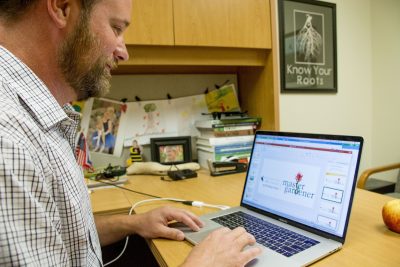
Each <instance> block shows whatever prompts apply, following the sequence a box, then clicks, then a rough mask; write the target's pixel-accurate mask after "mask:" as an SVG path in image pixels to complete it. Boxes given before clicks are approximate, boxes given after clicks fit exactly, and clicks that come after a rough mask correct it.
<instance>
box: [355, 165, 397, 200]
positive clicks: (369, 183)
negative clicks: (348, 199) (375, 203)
mask: <svg viewBox="0 0 400 267" xmlns="http://www.w3.org/2000/svg"><path fill="white" fill-rule="evenodd" d="M395 169H400V162H398V163H393V164H390V165H385V166H379V167H375V168H370V169H367V170H365V171H364V172H363V173H362V174H361V175H360V178H359V179H358V182H357V187H358V188H361V189H366V190H369V189H371V188H372V187H374V185H376V186H377V187H381V188H386V190H387V188H390V190H394V192H391V193H387V192H385V191H381V192H380V191H379V190H372V191H375V192H378V193H385V194H386V195H389V196H392V197H395V198H400V172H399V173H398V175H397V183H395V184H393V183H391V182H386V181H381V180H378V179H374V178H372V177H370V176H371V175H372V174H374V173H380V172H385V171H390V170H395Z"/></svg>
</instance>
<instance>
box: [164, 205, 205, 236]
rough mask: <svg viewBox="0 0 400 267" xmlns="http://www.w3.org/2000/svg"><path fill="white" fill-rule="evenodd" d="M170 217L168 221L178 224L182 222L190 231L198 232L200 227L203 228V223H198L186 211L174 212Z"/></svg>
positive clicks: (197, 219) (194, 216) (196, 219)
mask: <svg viewBox="0 0 400 267" xmlns="http://www.w3.org/2000/svg"><path fill="white" fill-rule="evenodd" d="M171 215H172V217H171V218H169V219H170V220H176V221H178V222H182V223H184V224H185V225H187V226H188V227H189V228H190V229H192V230H193V231H199V230H200V227H203V226H204V224H203V222H201V221H200V219H199V218H198V217H197V216H196V215H194V214H190V213H188V212H186V211H182V210H177V211H176V212H174V213H172V214H171Z"/></svg>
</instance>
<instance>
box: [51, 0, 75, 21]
mask: <svg viewBox="0 0 400 267" xmlns="http://www.w3.org/2000/svg"><path fill="white" fill-rule="evenodd" d="M47 11H48V12H49V15H50V17H51V18H52V20H53V21H54V23H55V24H56V25H57V27H58V28H64V27H65V26H66V25H67V22H68V19H69V18H70V16H71V1H69V0H47Z"/></svg>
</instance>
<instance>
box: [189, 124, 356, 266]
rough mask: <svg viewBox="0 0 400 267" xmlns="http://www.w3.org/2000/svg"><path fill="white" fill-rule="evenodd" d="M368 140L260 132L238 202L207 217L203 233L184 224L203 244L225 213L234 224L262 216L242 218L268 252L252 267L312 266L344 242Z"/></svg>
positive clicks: (194, 241)
mask: <svg viewBox="0 0 400 267" xmlns="http://www.w3.org/2000/svg"><path fill="white" fill-rule="evenodd" d="M362 146H363V138H362V137H357V136H338V135H322V134H304V133H285V132H268V131H258V132H257V133H256V136H255V138H254V144H253V150H252V154H251V159H250V162H249V167H248V170H247V175H246V181H245V185H244V189H243V193H242V199H241V205H240V207H235V208H230V209H228V210H224V211H220V212H216V213H211V214H207V215H205V216H202V217H201V219H202V220H203V222H204V223H205V227H204V228H202V230H200V231H199V232H192V231H188V230H187V229H182V230H183V231H184V232H185V237H186V239H187V240H188V241H189V242H191V243H192V244H198V243H199V242H200V241H202V240H203V239H204V238H205V237H206V236H207V235H208V234H209V233H210V232H211V231H213V230H215V229H217V228H219V227H222V225H224V226H227V225H225V224H226V223H227V222H226V218H227V220H228V221H229V220H233V222H234V223H235V222H236V225H234V226H233V227H231V228H232V229H233V228H234V227H236V226H237V225H241V223H243V221H242V217H243V216H244V217H246V218H245V219H246V220H247V218H248V215H245V214H249V215H251V216H253V217H255V218H258V219H262V221H263V222H261V225H258V228H257V229H249V228H252V226H248V227H247V226H246V225H244V226H245V228H246V229H247V231H249V232H251V233H252V234H253V235H255V236H256V240H257V246H261V247H262V248H263V253H262V255H261V256H259V257H258V258H257V259H255V260H253V261H252V262H250V263H249V264H248V266H281V267H282V266H306V265H309V264H311V263H313V262H315V261H317V260H319V259H321V258H323V257H325V256H327V255H329V254H332V253H333V252H335V251H337V250H339V249H340V248H341V247H342V245H343V243H344V241H345V237H346V232H347V226H348V222H349V217H350V211H351V205H352V200H353V196H354V189H355V184H356V179H357V173H358V167H359V162H360V157H361V150H362ZM215 179H218V178H217V177H216V178H215ZM232 214H233V215H232ZM224 215H229V216H224ZM237 215H240V216H239V219H237ZM221 217H222V218H221ZM253 217H249V218H250V220H251V223H252V222H253V221H255V222H257V224H258V222H260V221H259V220H258V219H255V218H253ZM238 221H239V223H238ZM228 223H229V222H228ZM244 224H247V222H246V223H244ZM270 224H272V225H274V226H271V225H270ZM247 225H248V224H247ZM228 227H229V226H228ZM260 227H261V228H260ZM271 227H272V228H271ZM282 228H283V229H282ZM260 229H261V230H260ZM264 229H267V230H264ZM271 229H272V230H271ZM284 229H286V230H284ZM287 230H289V231H287ZM268 231H269V233H270V232H271V231H272V233H273V236H270V235H269V233H267V234H266V236H264V235H265V232H268ZM276 233H278V237H276V236H275V235H276ZM281 233H282V234H281ZM280 236H283V237H280ZM277 241H279V242H277ZM227 245H229V244H227ZM282 247H283V249H282Z"/></svg>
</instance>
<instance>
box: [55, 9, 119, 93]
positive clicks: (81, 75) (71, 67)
mask: <svg viewBox="0 0 400 267" xmlns="http://www.w3.org/2000/svg"><path fill="white" fill-rule="evenodd" d="M100 48H101V44H100V41H99V40H98V39H97V38H96V37H95V36H94V35H93V34H92V33H91V32H90V30H89V18H88V16H81V18H80V20H79V21H78V24H77V26H76V28H75V29H74V31H73V32H72V33H71V34H70V35H69V36H68V37H67V38H66V40H65V41H64V43H63V44H62V46H61V48H60V50H59V52H58V64H59V66H60V68H61V71H62V73H63V74H64V77H65V80H66V81H67V83H68V84H69V85H70V86H71V87H72V88H73V90H74V91H75V94H76V96H77V100H86V99H88V98H90V97H101V96H104V95H106V94H107V93H108V92H109V89H110V87H111V84H110V80H111V74H110V72H109V71H110V70H111V69H114V68H116V66H117V63H116V62H115V60H111V59H107V57H105V56H101V52H100ZM98 55H100V56H98ZM96 57H97V59H96V60H94V61H93V58H96ZM108 67H109V68H111V69H110V70H109V69H108Z"/></svg>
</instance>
